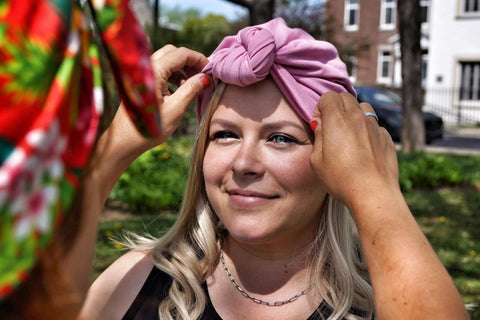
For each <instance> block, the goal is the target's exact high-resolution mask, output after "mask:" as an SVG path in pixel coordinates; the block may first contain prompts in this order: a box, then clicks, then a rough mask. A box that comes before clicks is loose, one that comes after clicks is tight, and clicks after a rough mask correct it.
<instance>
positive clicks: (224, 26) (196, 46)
mask: <svg viewBox="0 0 480 320" xmlns="http://www.w3.org/2000/svg"><path fill="white" fill-rule="evenodd" d="M228 34H230V24H229V23H228V20H227V19H226V18H225V17H224V16H222V15H217V14H208V15H206V16H205V17H190V18H187V19H186V20H185V22H184V23H183V26H182V28H181V29H180V31H179V44H181V45H182V46H185V47H188V48H190V49H193V50H196V51H199V52H202V53H203V54H205V55H210V54H211V53H212V52H213V50H215V48H216V47H217V46H218V44H219V43H220V41H222V39H223V38H224V37H225V36H226V35H228Z"/></svg>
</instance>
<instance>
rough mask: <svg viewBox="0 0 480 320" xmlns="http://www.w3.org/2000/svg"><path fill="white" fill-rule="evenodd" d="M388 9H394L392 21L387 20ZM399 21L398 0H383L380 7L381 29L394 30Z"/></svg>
mask: <svg viewBox="0 0 480 320" xmlns="http://www.w3.org/2000/svg"><path fill="white" fill-rule="evenodd" d="M387 10H391V11H392V21H390V22H388V23H387V22H386V21H385V20H386V19H387ZM396 23H397V1H396V0H382V5H381V8H380V29H381V30H393V29H395V27H396Z"/></svg>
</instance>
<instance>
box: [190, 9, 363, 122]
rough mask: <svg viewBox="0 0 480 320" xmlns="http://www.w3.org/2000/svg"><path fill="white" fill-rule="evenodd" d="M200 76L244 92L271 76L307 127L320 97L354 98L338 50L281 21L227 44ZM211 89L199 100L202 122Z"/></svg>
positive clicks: (228, 39)
mask: <svg viewBox="0 0 480 320" xmlns="http://www.w3.org/2000/svg"><path fill="white" fill-rule="evenodd" d="M208 59H209V63H208V64H207V65H206V66H205V68H204V69H203V70H202V72H204V73H206V74H209V75H211V76H212V78H213V83H214V86H217V85H218V83H219V80H220V81H222V82H225V83H228V84H233V85H237V86H241V87H245V86H248V85H251V84H253V83H255V82H259V81H261V80H263V79H265V78H266V77H267V76H268V75H271V76H272V78H273V80H274V81H275V83H276V84H277V86H278V88H279V89H280V90H281V91H282V93H283V95H284V96H285V98H286V99H287V100H288V101H289V102H290V104H291V106H292V107H293V108H294V109H295V110H296V112H297V113H298V114H299V115H300V117H301V118H302V119H303V120H305V121H306V122H310V120H311V119H312V115H313V111H314V110H315V106H316V104H317V102H318V100H319V99H320V96H321V95H322V94H324V93H326V92H328V91H335V92H345V91H347V92H350V93H351V94H353V95H354V96H356V93H355V90H354V89H353V86H352V84H351V82H350V80H349V78H348V74H347V70H346V67H345V64H344V63H343V62H342V61H341V60H340V58H339V57H338V53H337V50H336V49H335V47H334V46H333V45H332V44H331V43H329V42H325V41H319V40H315V39H314V38H313V37H312V36H311V35H309V34H308V33H306V32H305V31H303V30H301V29H291V28H289V27H288V26H287V24H286V23H285V21H284V20H283V19H282V18H276V19H273V20H271V21H269V22H267V23H264V24H260V25H257V26H252V27H247V28H244V29H242V30H240V31H239V32H238V34H237V35H236V36H228V37H225V39H223V41H222V42H221V43H220V45H219V46H218V47H217V49H216V50H215V51H214V52H213V53H212V55H211V56H210V57H209V58H208ZM212 91H213V88H210V89H209V90H205V91H204V92H202V94H201V95H200V96H199V97H198V98H197V117H198V118H200V117H201V115H202V114H203V112H204V111H205V107H206V106H207V103H208V100H209V99H210V96H211V94H212Z"/></svg>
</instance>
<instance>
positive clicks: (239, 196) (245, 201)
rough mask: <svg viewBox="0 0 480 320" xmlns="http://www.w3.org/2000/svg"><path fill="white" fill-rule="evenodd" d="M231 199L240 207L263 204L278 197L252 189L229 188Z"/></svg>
mask: <svg viewBox="0 0 480 320" xmlns="http://www.w3.org/2000/svg"><path fill="white" fill-rule="evenodd" d="M227 193H228V194H229V198H230V201H231V202H232V203H233V204H234V205H236V206H239V207H252V206H258V205H263V204H266V203H268V202H270V201H271V200H273V199H276V198H278V196H275V195H269V194H264V193H260V192H256V191H251V190H241V189H231V190H228V191H227Z"/></svg>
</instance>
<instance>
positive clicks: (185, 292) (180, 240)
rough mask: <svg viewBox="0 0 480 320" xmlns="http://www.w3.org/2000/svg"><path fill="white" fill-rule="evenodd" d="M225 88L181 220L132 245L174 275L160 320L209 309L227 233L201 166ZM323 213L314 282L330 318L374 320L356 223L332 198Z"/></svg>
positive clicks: (196, 156) (213, 102)
mask: <svg viewBox="0 0 480 320" xmlns="http://www.w3.org/2000/svg"><path fill="white" fill-rule="evenodd" d="M225 87H226V85H225V84H220V85H219V86H217V88H216V90H215V93H214V95H213V96H212V98H211V99H210V102H209V105H208V107H207V109H206V112H205V114H204V116H203V118H202V120H201V122H200V126H199V131H198V134H197V139H196V141H195V144H194V147H193V154H192V160H191V167H190V172H189V176H188V183H187V188H186V190H185V195H184V199H183V203H182V207H181V210H180V213H179V216H178V219H177V221H176V222H175V224H174V225H173V226H172V228H171V229H170V230H169V231H168V233H167V234H166V235H165V236H163V237H162V238H160V239H152V238H146V237H139V236H136V237H135V238H134V239H133V240H131V241H130V244H131V246H132V247H134V248H137V249H143V250H151V251H152V257H153V262H154V264H155V265H156V266H157V267H158V268H159V269H161V270H163V271H164V272H166V273H167V274H169V275H170V276H171V277H172V285H171V287H170V291H169V294H168V297H167V298H166V299H165V300H164V301H162V302H161V304H160V306H159V316H160V319H197V318H199V317H200V316H201V315H202V313H203V311H204V309H205V304H206V301H207V300H206V296H205V293H204V291H203V289H202V283H204V282H205V281H206V278H207V277H208V275H209V272H210V271H211V270H212V268H213V266H214V264H215V263H216V261H217V259H218V256H219V245H218V241H219V238H220V237H221V234H222V233H224V232H225V230H223V229H222V227H221V226H220V224H219V219H218V217H217V216H216V215H215V213H214V212H213V210H212V208H211V207H210V205H209V202H208V199H207V195H206V191H205V187H204V183H203V173H202V168H203V157H204V153H205V149H206V147H207V143H208V134H209V129H208V128H209V124H210V120H211V118H212V116H213V113H214V111H215V110H216V108H217V106H218V104H219V102H220V99H221V97H222V94H223V91H224V89H225ZM322 210H323V211H324V212H323V214H322V215H321V216H322V218H321V221H320V223H319V226H318V232H317V236H316V238H315V240H314V241H313V242H312V244H311V247H310V248H308V250H309V252H311V254H310V257H309V264H308V267H309V277H310V280H311V283H315V284H317V285H316V286H315V288H316V289H317V290H319V293H320V294H321V295H322V297H323V298H324V299H325V300H326V301H327V302H328V303H329V304H330V305H331V306H332V307H333V309H334V312H333V314H332V315H331V316H330V317H329V320H334V319H340V318H341V317H345V315H347V314H348V311H349V309H350V307H352V306H355V307H356V308H358V309H360V310H363V311H366V313H367V314H368V317H371V315H372V313H373V291H372V288H371V286H370V284H369V281H368V273H367V271H366V265H365V263H364V261H363V259H362V254H361V249H360V245H359V242H358V237H357V236H356V228H355V225H354V223H353V220H352V218H351V216H350V214H349V213H348V212H347V210H346V209H345V206H344V205H343V204H341V203H340V202H338V201H337V200H335V199H333V198H332V197H330V196H327V199H326V201H325V204H324V206H323V209H322Z"/></svg>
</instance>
